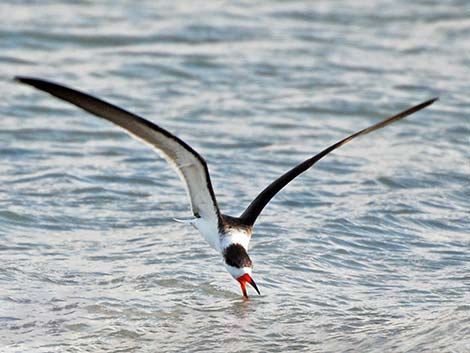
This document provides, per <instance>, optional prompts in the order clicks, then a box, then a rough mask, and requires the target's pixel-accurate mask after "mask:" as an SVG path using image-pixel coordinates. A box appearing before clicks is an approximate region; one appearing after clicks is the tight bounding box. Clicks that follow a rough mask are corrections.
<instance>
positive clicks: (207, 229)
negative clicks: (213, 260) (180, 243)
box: [194, 218, 221, 252]
mask: <svg viewBox="0 0 470 353" xmlns="http://www.w3.org/2000/svg"><path fill="white" fill-rule="evenodd" d="M194 225H195V226H196V228H197V230H198V231H199V233H201V235H202V236H203V238H204V239H205V240H206V241H207V242H208V243H209V245H210V246H211V247H212V248H213V249H215V250H216V251H217V252H221V246H220V234H219V227H218V224H217V223H214V222H209V221H207V220H205V219H204V218H197V219H196V220H195V221H194Z"/></svg>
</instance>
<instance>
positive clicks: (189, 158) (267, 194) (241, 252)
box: [15, 76, 438, 299]
mask: <svg viewBox="0 0 470 353" xmlns="http://www.w3.org/2000/svg"><path fill="white" fill-rule="evenodd" d="M15 80H16V81H18V82H20V83H23V84H26V85H30V86H32V87H35V88H37V89H39V90H41V91H44V92H47V93H49V94H50V95H52V96H55V97H57V98H59V99H61V100H64V101H66V102H69V103H71V104H73V105H75V106H77V107H79V108H81V109H82V110H85V111H87V112H89V113H91V114H93V115H95V116H97V117H99V118H102V119H105V120H107V121H109V122H111V123H113V124H115V125H117V126H119V127H121V128H122V129H124V130H125V131H126V132H127V133H129V134H130V135H131V136H133V137H135V138H137V139H139V140H142V141H143V142H144V143H146V144H148V145H150V146H151V147H153V148H154V149H155V150H156V151H157V152H158V153H159V154H160V155H161V156H162V157H163V158H164V159H166V160H167V161H168V162H169V164H170V165H171V166H172V167H173V168H174V169H175V170H176V172H177V173H178V175H179V176H180V178H181V180H182V181H183V183H184V185H185V188H186V192H187V195H188V198H189V203H190V207H191V211H192V215H193V216H192V218H190V219H188V220H180V219H175V220H176V221H178V222H183V223H187V224H190V225H192V226H193V227H195V228H196V229H197V230H198V231H199V233H201V235H202V237H203V238H204V239H205V240H206V241H207V243H208V244H209V245H210V246H211V247H212V248H213V249H214V250H216V251H217V252H218V253H219V254H220V255H222V258H223V263H224V265H225V268H226V269H227V271H228V272H229V273H230V275H231V276H232V277H233V278H234V279H235V280H237V281H238V283H239V284H240V288H241V291H242V294H243V297H244V298H245V299H248V294H247V284H249V285H251V286H252V287H253V288H254V290H255V291H256V292H257V293H258V294H259V295H261V293H260V291H259V289H258V286H257V284H256V282H255V281H254V280H253V277H252V270H253V262H252V260H251V258H250V256H249V255H248V245H249V243H250V240H251V238H252V235H253V227H254V224H255V222H256V220H257V218H258V216H259V215H260V213H261V212H262V211H263V209H264V208H265V207H266V205H267V204H268V203H269V202H270V201H271V199H272V198H273V197H274V196H275V195H276V194H277V193H278V192H279V191H281V190H282V189H283V188H284V187H285V186H286V185H287V184H289V183H290V182H291V181H292V180H294V179H295V178H296V177H297V176H299V175H300V174H302V173H304V172H305V171H307V170H308V169H309V168H311V167H312V166H313V165H314V164H315V163H317V162H318V161H319V160H320V159H322V158H323V157H325V156H326V155H328V154H329V153H331V152H332V151H334V150H336V149H337V148H339V147H341V146H343V145H345V144H346V143H348V142H350V141H352V140H353V139H355V138H356V137H359V136H362V135H365V134H368V133H370V132H372V131H375V130H378V129H380V128H383V127H385V126H387V125H389V124H392V123H394V122H396V121H398V120H400V119H403V118H405V117H407V116H409V115H411V114H413V113H416V112H417V111H419V110H421V109H423V108H426V107H427V106H429V105H431V104H432V103H434V102H435V101H436V100H438V97H436V98H432V99H429V100H427V101H424V102H422V103H420V104H418V105H415V106H412V107H411V108H408V109H406V110H404V111H402V112H400V113H398V114H396V115H393V116H390V117H388V118H386V119H384V120H382V121H380V122H378V123H376V124H374V125H372V126H369V127H367V128H365V129H362V130H360V131H358V132H356V133H354V134H352V135H350V136H348V137H346V138H344V139H342V140H340V141H338V142H336V143H334V144H332V145H331V146H329V147H327V148H325V149H324V150H322V151H321V152H320V153H318V154H315V155H314V156H313V157H309V158H308V159H306V160H304V161H303V162H301V163H299V164H297V165H296V166H294V167H293V168H291V169H290V170H288V171H287V172H285V173H284V174H282V175H281V176H280V177H278V178H277V179H276V180H274V181H273V182H272V183H271V184H269V185H268V186H267V187H266V188H265V189H264V190H262V191H261V193H259V194H258V196H256V197H255V199H254V200H253V201H252V202H251V203H250V204H249V205H248V207H247V208H246V209H245V211H243V213H242V214H241V215H240V216H238V217H234V216H229V215H226V214H223V213H222V212H221V211H220V209H219V206H218V204H217V199H216V196H215V193H214V189H213V187H212V183H211V179H210V175H209V169H208V166H207V163H206V161H205V160H204V158H203V157H202V156H201V155H200V154H199V153H198V152H196V150H194V149H193V148H192V147H191V146H189V145H188V144H187V143H186V142H184V141H183V140H181V139H180V138H178V137H177V136H175V135H174V134H172V133H171V132H169V131H167V130H165V129H163V128H162V127H160V126H158V125H156V124H154V123H153V122H150V121H149V120H146V119H144V118H142V117H140V116H138V115H136V114H133V113H131V112H129V111H126V110H124V109H122V108H120V107H118V106H116V105H113V104H111V103H108V102H106V101H104V100H102V99H100V98H97V97H94V96H92V95H90V94H87V93H84V92H81V91H78V90H75V89H73V88H70V87H67V86H64V85H62V84H58V83H55V82H52V81H50V80H44V79H39V78H33V77H25V76H16V77H15Z"/></svg>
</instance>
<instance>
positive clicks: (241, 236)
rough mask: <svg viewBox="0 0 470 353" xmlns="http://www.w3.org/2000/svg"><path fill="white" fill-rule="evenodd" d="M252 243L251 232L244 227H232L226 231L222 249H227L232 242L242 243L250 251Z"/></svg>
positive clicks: (222, 240)
mask: <svg viewBox="0 0 470 353" xmlns="http://www.w3.org/2000/svg"><path fill="white" fill-rule="evenodd" d="M249 243H250V234H249V233H248V232H246V231H245V230H243V229H236V228H232V229H229V230H227V231H226V233H225V234H224V236H223V237H222V239H221V248H222V250H224V249H226V248H227V247H228V246H230V245H232V244H240V245H241V246H243V247H244V248H245V250H246V251H248V245H249Z"/></svg>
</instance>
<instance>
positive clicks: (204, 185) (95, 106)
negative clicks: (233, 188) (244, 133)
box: [15, 77, 220, 223]
mask: <svg viewBox="0 0 470 353" xmlns="http://www.w3.org/2000/svg"><path fill="white" fill-rule="evenodd" d="M15 79H16V80H17V81H19V82H22V83H25V84H27V85H31V86H33V87H36V88H37V89H40V90H42V91H45V92H47V93H49V94H51V95H53V96H55V97H57V98H60V99H62V100H65V101H67V102H69V103H72V104H74V105H76V106H77V107H79V108H81V109H83V110H85V111H87V112H90V113H91V114H94V115H96V116H98V117H100V118H103V119H106V120H108V121H110V122H112V123H114V124H116V125H118V126H120V127H122V128H123V129H124V130H126V131H127V132H128V133H129V134H131V135H132V136H134V137H136V138H138V139H140V140H142V141H144V142H145V143H147V144H149V145H150V146H152V147H154V148H155V149H156V150H157V151H159V152H160V153H161V155H162V156H163V157H164V158H165V159H166V160H167V161H168V162H169V163H170V164H171V165H172V166H173V167H174V169H175V170H176V171H177V172H178V174H179V175H180V177H181V179H182V180H183V181H184V183H185V186H186V190H187V193H188V196H189V200H190V203H191V208H192V211H193V213H194V215H195V216H196V217H202V218H205V219H207V220H209V221H212V222H217V223H218V222H219V219H220V212H219V208H218V206H217V201H216V198H215V194H214V191H213V189H212V184H211V180H210V177H209V170H208V168H207V164H206V162H205V160H204V159H203V158H202V157H201V156H200V155H199V153H197V152H196V151H195V150H193V149H192V148H191V147H190V146H189V145H188V144H186V143H185V142H184V141H182V140H181V139H179V138H178V137H176V136H174V135H173V134H171V133H169V132H168V131H166V130H164V129H162V128H161V127H159V126H157V125H155V124H153V123H151V122H150V121H148V120H145V119H143V118H141V117H139V116H137V115H135V114H132V113H130V112H128V111H126V110H124V109H121V108H119V107H117V106H115V105H112V104H110V103H107V102H105V101H103V100H101V99H98V98H95V97H93V96H91V95H89V94H86V93H83V92H79V91H77V90H74V89H71V88H68V87H64V86H62V85H59V84H56V83H53V82H49V81H45V80H41V79H35V78H29V77H16V78H15Z"/></svg>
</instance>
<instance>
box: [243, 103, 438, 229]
mask: <svg viewBox="0 0 470 353" xmlns="http://www.w3.org/2000/svg"><path fill="white" fill-rule="evenodd" d="M437 99H438V98H433V99H430V100H428V101H426V102H423V103H421V104H418V105H416V106H414V107H412V108H409V109H407V110H405V111H403V112H401V113H398V114H397V115H394V116H392V117H389V118H387V119H385V120H383V121H381V122H380V123H377V124H375V125H372V126H370V127H368V128H367V129H364V130H361V131H359V132H356V133H355V134H352V135H351V136H349V137H346V138H345V139H343V140H341V141H339V142H337V143H335V144H334V145H332V146H330V147H328V148H326V149H324V150H323V151H321V152H320V153H318V154H317V155H315V156H313V157H311V158H309V159H307V160H305V161H304V162H302V163H300V164H299V165H297V166H296V167H294V168H292V169H291V170H289V171H288V172H286V173H285V174H283V175H282V176H281V177H279V178H277V179H276V180H274V181H273V182H272V183H271V184H270V185H269V186H268V187H266V188H265V189H264V190H263V191H262V192H261V193H260V194H259V195H258V196H257V197H256V198H255V199H254V200H253V201H252V202H251V203H250V205H249V206H248V208H247V209H246V210H245V212H243V214H242V215H241V216H240V220H241V221H242V222H243V223H245V224H246V225H250V226H252V225H253V224H254V223H255V221H256V219H257V218H258V216H259V214H260V213H261V211H263V209H264V207H265V206H266V205H267V204H268V203H269V201H271V199H272V198H273V197H274V196H275V195H276V194H277V193H278V192H279V191H281V190H282V188H284V187H285V186H286V185H287V184H289V182H291V181H292V180H293V179H294V178H295V177H297V176H298V175H300V174H301V173H303V172H305V171H306V170H307V169H309V168H310V167H312V166H313V165H314V164H315V163H316V162H318V161H319V160H320V159H322V158H323V157H324V156H326V155H327V154H328V153H330V152H332V151H334V150H335V149H337V148H339V147H341V146H343V145H344V144H346V143H348V142H349V141H351V140H353V139H355V138H356V137H359V136H361V135H365V134H368V133H369V132H372V131H375V130H377V129H380V128H383V127H385V126H387V125H389V124H391V123H394V122H395V121H398V120H400V119H403V118H405V117H407V116H408V115H410V114H413V113H415V112H417V111H419V110H421V109H423V108H425V107H427V106H428V105H430V104H432V103H434V102H435V101H436V100H437Z"/></svg>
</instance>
